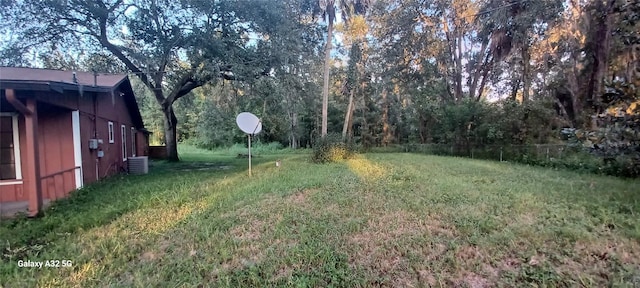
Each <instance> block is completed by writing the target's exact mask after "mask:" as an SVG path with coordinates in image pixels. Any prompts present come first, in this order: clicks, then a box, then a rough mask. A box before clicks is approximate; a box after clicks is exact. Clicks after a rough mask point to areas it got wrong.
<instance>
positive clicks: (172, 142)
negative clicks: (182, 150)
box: [162, 103, 180, 161]
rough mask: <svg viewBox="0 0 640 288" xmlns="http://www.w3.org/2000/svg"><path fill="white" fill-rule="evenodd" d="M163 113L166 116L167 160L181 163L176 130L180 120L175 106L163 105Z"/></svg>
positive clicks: (165, 139) (165, 140)
mask: <svg viewBox="0 0 640 288" xmlns="http://www.w3.org/2000/svg"><path fill="white" fill-rule="evenodd" d="M162 112H163V114H164V142H165V145H166V148H167V160H169V161H179V160H180V159H179V158H178V139H177V129H176V127H177V125H178V118H176V115H175V113H174V112H173V105H171V104H169V103H165V104H163V107H162Z"/></svg>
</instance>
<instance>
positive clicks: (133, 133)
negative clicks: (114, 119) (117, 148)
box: [131, 127, 136, 157]
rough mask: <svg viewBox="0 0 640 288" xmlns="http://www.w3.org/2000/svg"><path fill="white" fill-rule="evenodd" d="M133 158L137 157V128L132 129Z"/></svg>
mask: <svg viewBox="0 0 640 288" xmlns="http://www.w3.org/2000/svg"><path fill="white" fill-rule="evenodd" d="M131 157H136V128H133V127H131Z"/></svg>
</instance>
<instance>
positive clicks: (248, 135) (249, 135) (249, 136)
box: [247, 134, 251, 177]
mask: <svg viewBox="0 0 640 288" xmlns="http://www.w3.org/2000/svg"><path fill="white" fill-rule="evenodd" d="M247 138H248V139H249V177H251V134H247Z"/></svg>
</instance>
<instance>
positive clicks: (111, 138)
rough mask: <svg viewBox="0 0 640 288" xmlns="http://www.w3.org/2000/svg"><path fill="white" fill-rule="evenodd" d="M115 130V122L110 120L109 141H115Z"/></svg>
mask: <svg viewBox="0 0 640 288" xmlns="http://www.w3.org/2000/svg"><path fill="white" fill-rule="evenodd" d="M114 134H115V133H114V132H113V122H111V121H109V143H111V144H113V143H114V142H116V141H115V138H116V137H114Z"/></svg>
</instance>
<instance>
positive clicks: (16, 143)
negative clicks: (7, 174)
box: [0, 112, 22, 185]
mask: <svg viewBox="0 0 640 288" xmlns="http://www.w3.org/2000/svg"><path fill="white" fill-rule="evenodd" d="M0 116H11V124H12V125H11V126H12V127H11V130H13V157H14V159H15V163H14V165H15V168H16V179H7V180H6V181H10V180H14V181H10V182H3V183H2V184H1V185H14V184H21V183H22V161H21V160H20V131H19V130H18V113H6V112H4V113H3V112H0Z"/></svg>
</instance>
